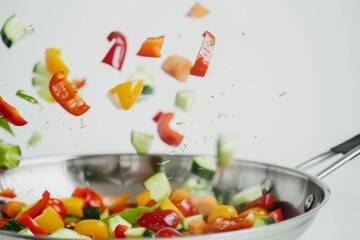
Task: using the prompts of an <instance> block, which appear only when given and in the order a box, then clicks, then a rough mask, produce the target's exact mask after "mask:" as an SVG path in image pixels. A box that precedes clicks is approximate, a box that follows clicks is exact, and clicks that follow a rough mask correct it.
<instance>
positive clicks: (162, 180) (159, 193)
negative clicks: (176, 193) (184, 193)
mask: <svg viewBox="0 0 360 240" xmlns="http://www.w3.org/2000/svg"><path fill="white" fill-rule="evenodd" d="M144 187H145V188H146V189H147V190H149V192H150V197H151V199H153V200H155V201H156V202H158V201H160V200H161V199H163V198H164V197H165V196H166V195H167V196H168V195H170V193H171V185H170V182H169V180H168V178H167V176H166V174H165V172H162V171H159V172H157V173H155V174H154V175H152V176H150V177H149V178H148V179H146V180H145V181H144Z"/></svg>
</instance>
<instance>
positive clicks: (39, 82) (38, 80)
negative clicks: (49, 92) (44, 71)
mask: <svg viewBox="0 0 360 240" xmlns="http://www.w3.org/2000/svg"><path fill="white" fill-rule="evenodd" d="M31 84H32V85H33V86H34V87H37V86H41V87H44V86H46V85H48V84H49V83H48V79H46V78H44V77H43V76H35V77H33V78H32V79H31Z"/></svg>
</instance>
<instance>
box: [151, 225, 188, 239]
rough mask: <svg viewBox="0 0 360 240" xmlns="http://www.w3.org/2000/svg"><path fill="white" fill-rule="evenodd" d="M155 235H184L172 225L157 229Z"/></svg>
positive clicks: (168, 236)
mask: <svg viewBox="0 0 360 240" xmlns="http://www.w3.org/2000/svg"><path fill="white" fill-rule="evenodd" d="M155 237H159V238H176V237H182V234H181V233H180V232H178V231H176V230H175V229H173V228H171V227H164V228H162V229H160V230H159V231H157V233H156V235H155Z"/></svg>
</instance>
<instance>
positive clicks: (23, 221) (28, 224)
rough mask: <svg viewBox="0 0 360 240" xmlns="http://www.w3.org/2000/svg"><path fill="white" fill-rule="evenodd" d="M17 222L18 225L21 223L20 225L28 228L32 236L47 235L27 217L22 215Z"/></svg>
mask: <svg viewBox="0 0 360 240" xmlns="http://www.w3.org/2000/svg"><path fill="white" fill-rule="evenodd" d="M17 221H18V222H19V223H21V224H22V225H24V226H26V227H28V228H29V229H30V231H31V232H32V233H33V234H34V235H44V236H47V233H46V232H45V230H44V229H42V228H41V227H40V225H39V224H37V222H35V220H34V219H32V218H31V217H30V216H29V215H23V216H21V217H20V218H19V219H17Z"/></svg>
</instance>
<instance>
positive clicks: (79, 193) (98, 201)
mask: <svg viewBox="0 0 360 240" xmlns="http://www.w3.org/2000/svg"><path fill="white" fill-rule="evenodd" d="M71 196H72V197H79V198H83V199H85V204H84V207H99V208H100V211H101V212H102V211H104V209H105V207H104V203H103V201H102V198H101V196H100V195H99V194H98V193H97V192H95V191H93V190H92V189H90V188H88V187H84V188H82V187H77V188H76V189H75V190H74V192H73V193H72V195H71Z"/></svg>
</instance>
